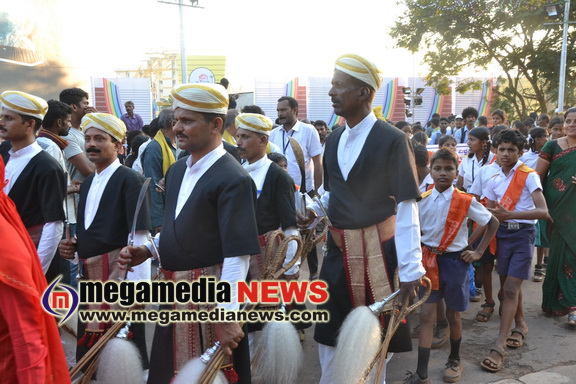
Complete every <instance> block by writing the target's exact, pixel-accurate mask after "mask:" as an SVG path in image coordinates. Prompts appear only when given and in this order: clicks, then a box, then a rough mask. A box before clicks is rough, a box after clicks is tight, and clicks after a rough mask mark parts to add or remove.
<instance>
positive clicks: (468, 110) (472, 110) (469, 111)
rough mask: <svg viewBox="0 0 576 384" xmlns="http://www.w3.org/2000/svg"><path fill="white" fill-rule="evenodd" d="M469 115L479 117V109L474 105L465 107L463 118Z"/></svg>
mask: <svg viewBox="0 0 576 384" xmlns="http://www.w3.org/2000/svg"><path fill="white" fill-rule="evenodd" d="M468 116H474V117H475V118H478V110H477V109H476V108H474V107H468V108H464V110H463V111H462V119H464V120H466V118H467V117H468Z"/></svg>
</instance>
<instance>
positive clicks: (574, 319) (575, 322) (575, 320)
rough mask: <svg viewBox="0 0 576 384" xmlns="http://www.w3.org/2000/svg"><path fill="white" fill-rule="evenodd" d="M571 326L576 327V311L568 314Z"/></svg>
mask: <svg viewBox="0 0 576 384" xmlns="http://www.w3.org/2000/svg"><path fill="white" fill-rule="evenodd" d="M567 324H568V325H569V326H572V327H576V313H569V314H568V323H567Z"/></svg>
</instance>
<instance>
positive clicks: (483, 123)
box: [478, 116, 488, 127]
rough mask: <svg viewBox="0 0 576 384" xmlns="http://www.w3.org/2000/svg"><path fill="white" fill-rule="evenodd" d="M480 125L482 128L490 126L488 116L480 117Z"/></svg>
mask: <svg viewBox="0 0 576 384" xmlns="http://www.w3.org/2000/svg"><path fill="white" fill-rule="evenodd" d="M478 124H479V125H480V126H481V127H487V126H488V118H487V117H486V116H480V117H479V118H478Z"/></svg>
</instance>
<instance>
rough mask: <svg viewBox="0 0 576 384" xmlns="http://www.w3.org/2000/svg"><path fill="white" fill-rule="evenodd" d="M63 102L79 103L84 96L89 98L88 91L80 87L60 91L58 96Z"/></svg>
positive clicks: (69, 103)
mask: <svg viewBox="0 0 576 384" xmlns="http://www.w3.org/2000/svg"><path fill="white" fill-rule="evenodd" d="M58 98H59V99H60V101H61V102H63V103H66V104H68V105H72V104H74V105H78V106H79V103H80V102H81V101H82V99H83V98H86V99H88V98H89V97H88V93H87V92H86V91H84V90H83V89H80V88H68V89H65V90H63V91H62V92H60V96H58Z"/></svg>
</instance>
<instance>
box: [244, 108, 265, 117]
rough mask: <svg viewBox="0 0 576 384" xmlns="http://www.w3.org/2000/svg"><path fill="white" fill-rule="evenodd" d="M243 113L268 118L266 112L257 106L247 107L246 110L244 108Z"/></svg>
mask: <svg viewBox="0 0 576 384" xmlns="http://www.w3.org/2000/svg"><path fill="white" fill-rule="evenodd" d="M242 113H257V114H259V115H264V116H266V114H265V113H264V110H263V109H262V108H260V107H259V106H257V105H245V106H244V108H242Z"/></svg>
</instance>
